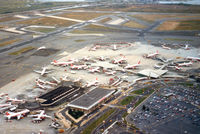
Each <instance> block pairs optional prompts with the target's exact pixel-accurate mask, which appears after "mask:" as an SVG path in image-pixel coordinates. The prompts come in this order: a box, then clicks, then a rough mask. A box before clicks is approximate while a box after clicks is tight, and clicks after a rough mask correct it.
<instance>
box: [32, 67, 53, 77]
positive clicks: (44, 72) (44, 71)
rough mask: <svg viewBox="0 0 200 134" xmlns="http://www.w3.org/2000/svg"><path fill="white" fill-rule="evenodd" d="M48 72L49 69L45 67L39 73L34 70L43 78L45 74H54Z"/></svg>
mask: <svg viewBox="0 0 200 134" xmlns="http://www.w3.org/2000/svg"><path fill="white" fill-rule="evenodd" d="M46 70H47V68H46V67H43V68H42V71H38V70H33V71H34V72H36V73H39V74H40V75H41V76H43V75H45V74H47V73H50V72H52V71H46Z"/></svg>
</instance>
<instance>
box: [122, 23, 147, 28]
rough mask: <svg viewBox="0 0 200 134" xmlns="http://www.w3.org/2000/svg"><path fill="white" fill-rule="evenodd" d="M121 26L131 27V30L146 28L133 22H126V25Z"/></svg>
mask: <svg viewBox="0 0 200 134" xmlns="http://www.w3.org/2000/svg"><path fill="white" fill-rule="evenodd" d="M123 26H126V27H131V28H141V29H143V28H146V26H145V25H142V24H140V23H137V22H135V21H129V22H126V23H124V24H123Z"/></svg>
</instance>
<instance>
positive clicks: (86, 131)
mask: <svg viewBox="0 0 200 134" xmlns="http://www.w3.org/2000/svg"><path fill="white" fill-rule="evenodd" d="M113 112H115V109H110V110H109V111H107V112H106V113H104V114H103V115H102V116H101V117H99V118H98V119H97V120H95V121H94V122H92V123H91V124H90V125H89V126H87V127H86V128H85V129H84V130H83V132H82V133H81V134H91V133H92V131H93V130H94V129H95V128H96V127H97V126H98V125H100V124H101V123H102V122H103V121H104V120H106V119H107V118H108V117H109V116H110V115H111V114H112V113H113Z"/></svg>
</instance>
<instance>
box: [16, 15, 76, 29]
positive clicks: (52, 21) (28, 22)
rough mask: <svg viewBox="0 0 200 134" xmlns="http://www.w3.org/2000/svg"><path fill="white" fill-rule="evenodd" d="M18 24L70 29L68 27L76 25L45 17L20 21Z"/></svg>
mask: <svg viewBox="0 0 200 134" xmlns="http://www.w3.org/2000/svg"><path fill="white" fill-rule="evenodd" d="M17 24H25V25H44V26H56V27H68V26H71V25H73V24H76V22H73V21H68V20H60V19H55V18H48V17H43V18H38V19H30V20H24V21H19V22H17Z"/></svg>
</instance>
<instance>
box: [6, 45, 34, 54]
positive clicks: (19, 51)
mask: <svg viewBox="0 0 200 134" xmlns="http://www.w3.org/2000/svg"><path fill="white" fill-rule="evenodd" d="M34 49H35V48H34V47H32V46H28V47H24V48H22V49H20V50H18V51H15V52H12V53H9V55H20V54H24V53H27V52H29V51H31V50H34Z"/></svg>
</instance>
